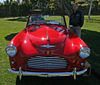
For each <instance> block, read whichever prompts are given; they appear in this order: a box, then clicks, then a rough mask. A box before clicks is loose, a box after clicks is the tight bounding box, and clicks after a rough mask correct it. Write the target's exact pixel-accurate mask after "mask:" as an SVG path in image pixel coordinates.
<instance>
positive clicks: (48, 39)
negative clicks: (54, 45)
mask: <svg viewBox="0 0 100 85" xmlns="http://www.w3.org/2000/svg"><path fill="white" fill-rule="evenodd" d="M47 41H49V42H50V38H49V35H48V32H47Z"/></svg>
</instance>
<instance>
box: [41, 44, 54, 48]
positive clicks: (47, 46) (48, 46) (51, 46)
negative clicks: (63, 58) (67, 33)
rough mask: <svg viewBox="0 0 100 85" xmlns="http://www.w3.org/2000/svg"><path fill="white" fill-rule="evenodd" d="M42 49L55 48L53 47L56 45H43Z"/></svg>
mask: <svg viewBox="0 0 100 85" xmlns="http://www.w3.org/2000/svg"><path fill="white" fill-rule="evenodd" d="M41 47H45V48H53V47H55V45H49V44H47V45H41Z"/></svg>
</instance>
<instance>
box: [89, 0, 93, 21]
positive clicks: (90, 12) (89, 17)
mask: <svg viewBox="0 0 100 85" xmlns="http://www.w3.org/2000/svg"><path fill="white" fill-rule="evenodd" d="M92 3H93V0H91V3H90V8H89V13H88V19H89V20H90V15H91V9H92Z"/></svg>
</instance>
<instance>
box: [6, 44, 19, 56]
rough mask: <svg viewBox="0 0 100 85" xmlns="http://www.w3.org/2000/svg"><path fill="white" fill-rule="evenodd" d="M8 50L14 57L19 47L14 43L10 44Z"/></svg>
mask: <svg viewBox="0 0 100 85" xmlns="http://www.w3.org/2000/svg"><path fill="white" fill-rule="evenodd" d="M6 52H7V54H8V55H9V56H11V57H13V56H15V55H16V53H17V48H16V47H15V46H14V45H8V46H7V47H6Z"/></svg>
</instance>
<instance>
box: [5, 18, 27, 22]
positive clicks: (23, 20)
mask: <svg viewBox="0 0 100 85" xmlns="http://www.w3.org/2000/svg"><path fill="white" fill-rule="evenodd" d="M27 18H28V17H15V18H10V19H7V21H20V22H27Z"/></svg>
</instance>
